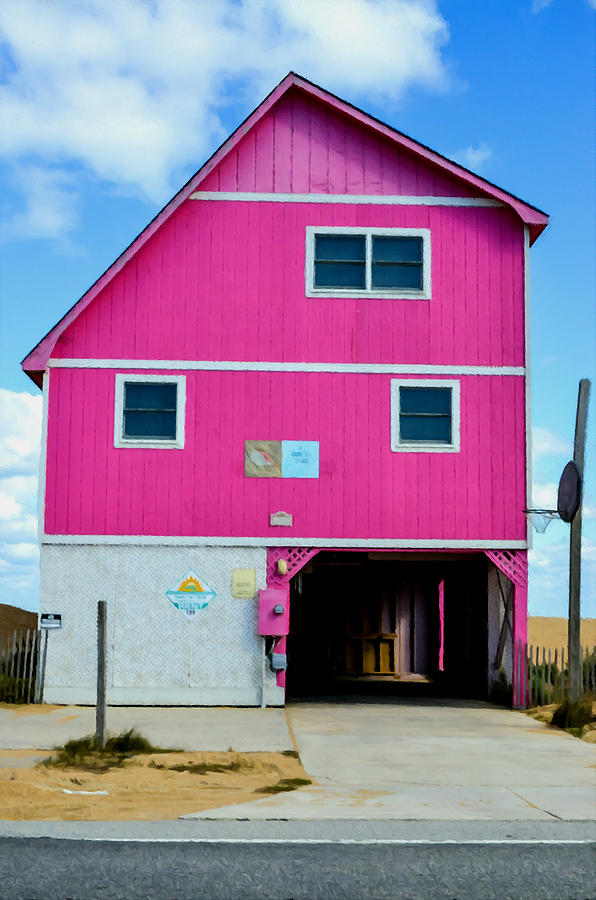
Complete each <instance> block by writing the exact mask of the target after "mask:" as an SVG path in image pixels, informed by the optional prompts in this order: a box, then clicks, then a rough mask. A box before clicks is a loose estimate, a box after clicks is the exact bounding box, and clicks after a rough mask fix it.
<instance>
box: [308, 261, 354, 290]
mask: <svg viewBox="0 0 596 900" xmlns="http://www.w3.org/2000/svg"><path fill="white" fill-rule="evenodd" d="M364 273H365V269H364V263H334V262H316V263H315V287H331V288H334V287H336V288H358V289H359V290H364V288H365V280H364V277H365V274H364Z"/></svg>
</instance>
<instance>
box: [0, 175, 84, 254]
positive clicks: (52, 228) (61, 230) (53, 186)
mask: <svg viewBox="0 0 596 900" xmlns="http://www.w3.org/2000/svg"><path fill="white" fill-rule="evenodd" d="M12 177H13V183H14V184H15V186H16V187H17V189H18V190H20V193H21V195H22V198H23V200H24V209H22V210H21V211H19V212H16V213H15V214H13V215H12V216H7V217H5V222H4V223H3V226H2V233H3V235H5V236H22V235H26V236H27V237H30V238H60V239H63V238H64V236H65V235H66V234H68V232H70V231H71V230H72V229H73V227H74V226H75V225H76V224H77V222H78V199H79V198H78V195H77V193H76V191H75V190H74V186H73V181H72V178H71V176H69V175H68V173H66V172H64V171H62V170H60V169H54V168H51V169H44V168H42V167H41V166H39V165H30V164H29V165H20V166H16V167H14V169H13V172H12Z"/></svg>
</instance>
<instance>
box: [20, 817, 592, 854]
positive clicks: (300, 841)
mask: <svg viewBox="0 0 596 900" xmlns="http://www.w3.org/2000/svg"><path fill="white" fill-rule="evenodd" d="M200 816H201V813H197V814H196V815H195V816H193V815H190V816H189V815H186V816H182V817H181V818H183V819H187V820H188V819H190V820H192V819H199V818H200ZM282 816H283V810H280V818H279V819H275V816H274V815H273V814H272V815H271V816H269V818H268V819H266V820H265V821H280V820H281V821H287V819H284V818H282ZM205 820H206V821H208V820H209V817H208V816H205ZM52 824H53V823H52ZM50 836H51V838H52V840H63V841H72V839H73V838H72V835H70V834H69V835H62V834H51V835H50V834H48V837H50ZM19 837H39V835H25V834H19ZM76 839H77V841H95V842H98V843H106V844H290V845H298V846H300V845H305V844H307V845H310V844H328V845H331V846H335V845H340V846H341V845H344V844H350V845H351V844H356V845H358V844H359V845H361V846H369V845H374V844H380V845H381V846H384V845H387V846H398V847H401V846H409V845H419V846H429V847H436V846H440V845H443V844H454V845H455V846H459V845H464V844H466V845H470V846H472V847H475V846H484V845H485V844H489V845H490V844H499V845H503V844H504V845H505V846H507V845H512V846H520V845H521V846H529V847H533V846H535V845H539V844H546V845H549V846H550V845H552V846H555V847H556V846H559V845H572V846H579V845H583V844H594V843H596V842H595V841H593V840H591V839H589V838H587V839H578V840H570V839H568V838H567V839H565V838H564V839H560V838H543V839H541V838H504V839H502V840H498V839H496V838H492V839H491V838H489V839H486V840H483V839H478V838H444V839H441V838H438V839H437V838H435V839H434V840H433V838H270V837H268V838H267V837H261V838H226V837H133V836H132V835H130V836H128V837H106V836H102V835H83V834H80V833H78V834H77V836H76Z"/></svg>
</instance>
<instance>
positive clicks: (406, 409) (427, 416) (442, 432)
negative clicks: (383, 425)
mask: <svg viewBox="0 0 596 900" xmlns="http://www.w3.org/2000/svg"><path fill="white" fill-rule="evenodd" d="M459 420H460V390H459V381H451V380H449V381H446V380H443V379H434V378H433V379H430V378H429V379H421V378H408V379H397V378H396V379H392V380H391V449H392V450H394V451H400V450H403V451H410V452H412V451H418V452H424V453H459V449H460V437H459Z"/></svg>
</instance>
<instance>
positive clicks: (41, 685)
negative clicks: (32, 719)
mask: <svg viewBox="0 0 596 900" xmlns="http://www.w3.org/2000/svg"><path fill="white" fill-rule="evenodd" d="M44 632H45V633H44V638H43V653H42V655H41V673H40V676H39V701H38V702H39V703H43V692H44V688H45V684H46V662H47V659H48V629H47V628H46V629H44Z"/></svg>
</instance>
